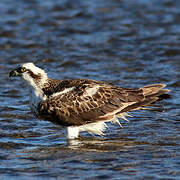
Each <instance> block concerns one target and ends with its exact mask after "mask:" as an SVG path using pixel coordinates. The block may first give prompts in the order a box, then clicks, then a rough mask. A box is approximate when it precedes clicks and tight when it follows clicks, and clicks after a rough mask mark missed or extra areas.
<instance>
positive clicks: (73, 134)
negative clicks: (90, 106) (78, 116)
mask: <svg viewBox="0 0 180 180" xmlns="http://www.w3.org/2000/svg"><path fill="white" fill-rule="evenodd" d="M78 136H79V127H73V126H69V127H67V139H75V138H77V137H78Z"/></svg>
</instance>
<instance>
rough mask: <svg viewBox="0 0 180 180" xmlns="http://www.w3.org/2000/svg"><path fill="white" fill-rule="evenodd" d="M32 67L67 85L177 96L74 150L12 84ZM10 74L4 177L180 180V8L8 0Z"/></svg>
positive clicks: (2, 38) (0, 87) (1, 23)
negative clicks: (158, 88) (16, 71)
mask: <svg viewBox="0 0 180 180" xmlns="http://www.w3.org/2000/svg"><path fill="white" fill-rule="evenodd" d="M24 62H34V63H35V64H36V65H38V66H40V67H41V68H43V69H45V70H46V71H47V72H48V74H49V76H50V77H53V78H57V79H67V78H68V79H69V78H91V79H96V80H105V81H108V82H111V83H114V84H117V85H120V86H123V87H140V86H143V85H147V84H152V83H165V84H167V86H168V88H169V89H170V90H171V94H172V98H171V99H168V100H166V101H163V102H160V103H159V104H161V105H162V106H163V110H162V111H155V112H154V111H153V112H152V111H150V112H149V111H137V112H133V113H131V114H132V115H133V117H132V118H130V122H129V123H127V122H122V125H123V127H124V128H123V129H121V128H120V127H118V126H113V125H109V127H110V128H109V129H108V131H107V132H106V136H104V137H93V136H90V135H88V134H86V133H85V134H83V137H81V139H80V143H79V144H78V145H73V146H72V145H68V143H67V142H66V139H65V132H64V129H62V128H61V127H58V126H56V125H54V124H52V123H50V122H46V121H41V120H38V119H36V118H35V117H34V116H33V115H32V113H31V112H30V109H29V106H28V94H29V93H28V90H27V89H26V87H25V86H24V85H23V84H22V82H21V81H20V80H16V81H10V80H9V78H8V73H9V71H10V70H11V69H12V68H15V67H16V66H17V65H18V64H20V63H24ZM0 77H1V78H0V179H2V180H6V179H8V180H13V179H18V180H21V179H22V180H24V179H30V180H31V179H37V180H42V179H43V180H45V179H52V180H54V179H86V180H91V179H93V180H96V179H146V180H147V179H151V180H152V179H180V146H179V145H180V123H179V120H180V1H178V0H177V1H172V0H159V1H157V0H151V1H148V0H136V1H133V0H108V1H107V0H89V1H83V0H61V1H60V0H59V1H58V0H57V1H55V0H28V1H26V0H17V1H14V0H1V1H0Z"/></svg>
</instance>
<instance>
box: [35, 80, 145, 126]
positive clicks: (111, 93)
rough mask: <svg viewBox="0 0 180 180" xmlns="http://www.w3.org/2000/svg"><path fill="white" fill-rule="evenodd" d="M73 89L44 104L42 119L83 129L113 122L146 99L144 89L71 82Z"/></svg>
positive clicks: (86, 81) (79, 81)
mask: <svg viewBox="0 0 180 180" xmlns="http://www.w3.org/2000/svg"><path fill="white" fill-rule="evenodd" d="M70 87H74V89H73V90H71V91H69V92H65V93H62V94H59V95H57V96H54V97H53V96H52V97H49V98H48V99H47V100H45V101H42V102H41V103H40V104H39V107H38V111H39V116H40V117H42V118H43V119H47V120H50V121H53V122H56V123H58V124H61V125H64V126H69V125H83V124H86V123H90V122H96V121H98V120H106V119H109V118H112V117H113V115H114V114H115V113H118V112H120V111H121V110H122V109H123V108H125V107H127V106H129V105H131V104H134V103H137V102H140V101H142V100H143V99H144V95H143V91H142V89H128V88H120V87H117V86H112V85H109V84H106V83H103V82H101V81H94V80H71V86H70V85H69V86H68V88H70ZM63 90H65V89H63ZM56 92H57V91H56ZM58 92H60V91H58Z"/></svg>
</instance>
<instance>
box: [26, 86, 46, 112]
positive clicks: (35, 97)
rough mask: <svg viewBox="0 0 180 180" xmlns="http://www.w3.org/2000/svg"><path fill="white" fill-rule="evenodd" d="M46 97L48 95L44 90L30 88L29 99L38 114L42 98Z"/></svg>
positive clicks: (33, 109)
mask: <svg viewBox="0 0 180 180" xmlns="http://www.w3.org/2000/svg"><path fill="white" fill-rule="evenodd" d="M45 99H46V96H45V95H43V92H42V90H39V89H38V90H34V89H33V90H30V100H29V103H30V108H31V110H32V111H33V112H34V113H35V114H38V112H37V107H38V104H39V103H40V102H41V101H42V100H45Z"/></svg>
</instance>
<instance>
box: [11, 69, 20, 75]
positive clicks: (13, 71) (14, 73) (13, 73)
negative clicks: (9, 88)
mask: <svg viewBox="0 0 180 180" xmlns="http://www.w3.org/2000/svg"><path fill="white" fill-rule="evenodd" d="M16 76H20V73H18V72H17V70H16V69H15V70H12V71H11V72H10V73H9V77H16Z"/></svg>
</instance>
